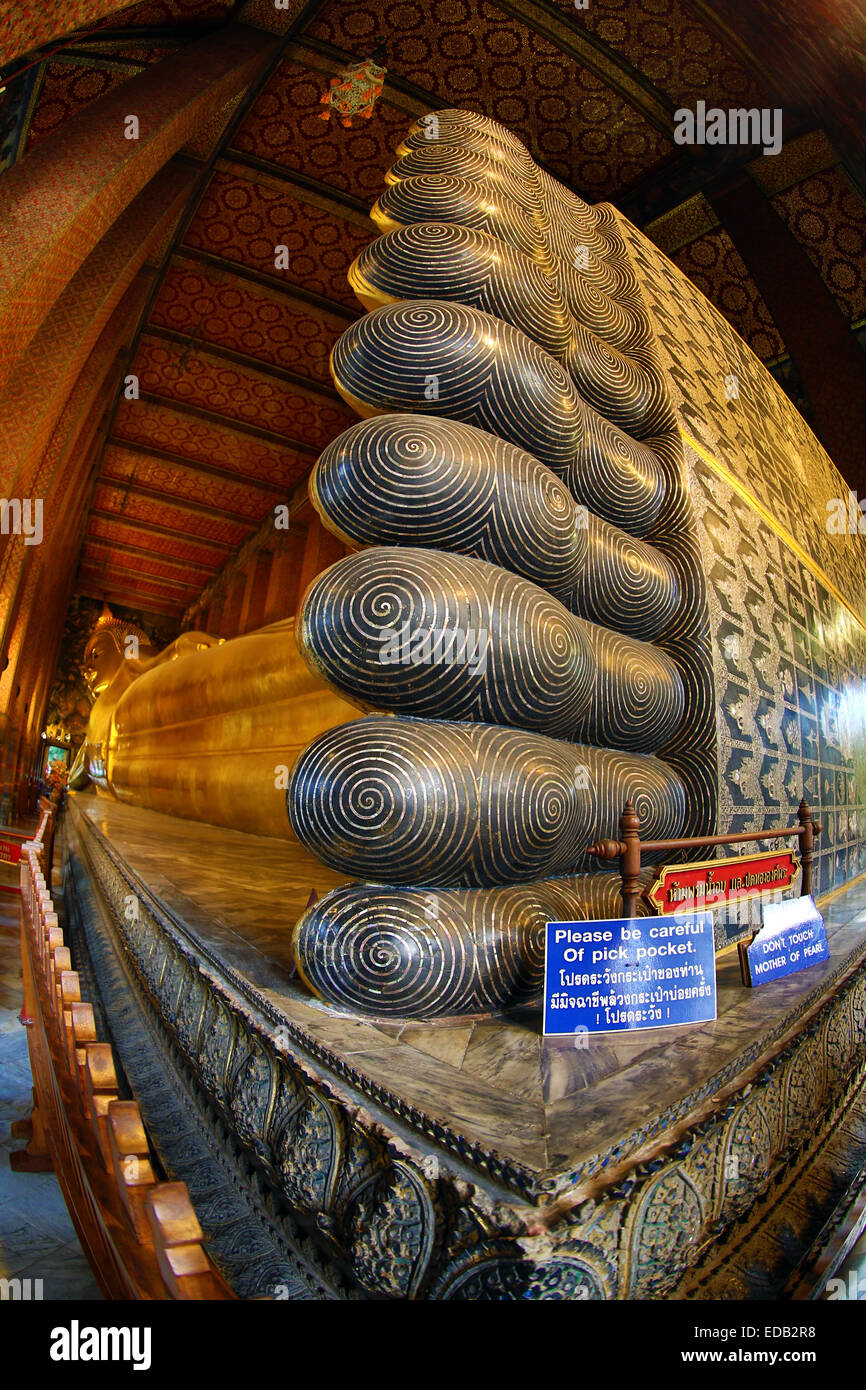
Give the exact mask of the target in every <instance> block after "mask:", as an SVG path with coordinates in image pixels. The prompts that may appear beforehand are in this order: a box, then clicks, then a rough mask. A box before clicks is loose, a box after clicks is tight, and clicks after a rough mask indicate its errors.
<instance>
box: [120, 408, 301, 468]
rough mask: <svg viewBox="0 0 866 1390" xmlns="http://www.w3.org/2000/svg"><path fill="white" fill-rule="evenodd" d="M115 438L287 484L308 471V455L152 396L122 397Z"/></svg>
mask: <svg viewBox="0 0 866 1390" xmlns="http://www.w3.org/2000/svg"><path fill="white" fill-rule="evenodd" d="M113 438H114V439H120V440H125V441H127V442H128V443H130V444H143V445H145V446H147V447H149V448H151V449H162V450H164V451H165V452H166V453H170V454H177V455H178V456H179V457H181V458H184V459H189V460H190V462H192V463H195V462H196V461H199V462H201V463H210V464H213V465H214V466H215V467H217V468H224V469H227V470H229V471H231V472H232V473H239V474H241V475H242V476H243V477H245V478H259V479H261V480H262V481H263V482H267V483H273V484H274V487H279V488H283V489H288V488H290V487H292V486H293V485H294V483H296V482H297V481H298V479H299V478H301V477H303V475H304V474H305V473H308V472H309V470H310V459H309V457H308V456H306V455H301V454H297V453H295V452H294V451H293V450H292V449H282V448H280V446H279V445H278V444H271V443H269V442H268V441H267V440H265V439H255V438H254V437H253V436H252V435H248V434H241V433H239V432H238V431H237V430H233V429H232V428H231V426H230V425H228V424H227V425H226V426H225V428H222V427H221V426H220V425H218V424H216V423H211V422H210V421H206V420H197V419H196V418H195V417H194V416H192V415H184V414H183V413H182V412H181V411H178V410H173V409H172V408H171V406H163V405H156V404H154V402H153V401H126V400H125V401H122V402H121V405H120V408H119V410H118V412H117V416H116V417H115V421H114V431H113Z"/></svg>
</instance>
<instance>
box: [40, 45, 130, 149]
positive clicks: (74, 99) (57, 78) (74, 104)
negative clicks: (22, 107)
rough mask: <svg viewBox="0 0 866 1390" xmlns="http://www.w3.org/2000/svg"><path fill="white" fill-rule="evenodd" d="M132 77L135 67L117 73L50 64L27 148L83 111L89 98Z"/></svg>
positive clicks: (90, 99)
mask: <svg viewBox="0 0 866 1390" xmlns="http://www.w3.org/2000/svg"><path fill="white" fill-rule="evenodd" d="M133 76H135V72H134V69H127V70H126V71H125V72H123V71H120V72H118V71H112V70H109V69H107V68H89V67H79V66H75V67H73V66H72V65H70V64H68V63H56V62H55V63H49V64H48V66H47V68H46V72H45V80H44V81H43V84H42V88H41V91H40V93H39V97H38V100H37V102H36V109H35V111H34V112H33V118H32V120H31V122H30V130H29V133H28V136H27V145H26V149H27V150H28V151H29V150H32V149H33V148H34V147H35V146H36V145H38V144H39V143H40V141H42V140H44V139H45V138H46V136H49V135H52V134H53V133H54V131H55V130H57V128H58V126H61V125H62V124H63V122H64V121H66V120H68V119H69V117H70V116H74V115H75V114H76V112H78V111H83V110H84V108H85V106H89V105H90V103H91V102H92V101H96V100H97V98H98V97H101V96H103V95H104V94H105V93H106V92H110V91H111V89H112V87H119V86H120V85H121V83H122V82H127V81H128V80H129V78H130V77H133Z"/></svg>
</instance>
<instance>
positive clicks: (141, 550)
mask: <svg viewBox="0 0 866 1390" xmlns="http://www.w3.org/2000/svg"><path fill="white" fill-rule="evenodd" d="M88 550H107V551H108V552H109V553H110V554H112V555H129V556H130V558H133V559H134V558H137V557H139V556H140V557H141V558H142V559H145V560H158V561H159V563H160V564H161V565H169V566H170V567H171V568H172V569H178V570H183V571H184V573H187V572H188V571H189V570H199V571H200V572H201V574H202V575H207V576H210V575H213V574H216V573H217V570H218V569H219V567H220V564H221V563H222V562H221V561H220V560H217V559H216V558H214V566H215V567H216V568H214V567H212V566H211V565H205V564H202V562H201V561H200V560H179V559H177V558H176V557H175V556H174V555H163V554H162V553H161V552H160V551H159V550H148V549H147V548H146V547H145V546H143V545H131V544H130V543H129V542H127V541H109V540H106V539H105V537H104V536H85V538H84V550H83V552H82V554H84V553H86V552H87V551H88ZM82 563H83V561H82ZM205 582H206V581H205Z"/></svg>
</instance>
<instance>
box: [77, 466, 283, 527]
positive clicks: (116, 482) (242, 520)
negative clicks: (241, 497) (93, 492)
mask: <svg viewBox="0 0 866 1390" xmlns="http://www.w3.org/2000/svg"><path fill="white" fill-rule="evenodd" d="M99 482H100V485H101V486H102V487H113V488H115V489H116V491H118V492H128V493H130V495H131V496H133V497H144V498H145V499H146V500H147V501H148V502H161V503H162V504H163V505H164V506H171V507H180V508H181V510H182V511H185V512H192V514H193V516H207V517H212V518H214V519H215V520H217V521H233V522H235V523H236V525H238V526H248V527H249V528H250V530H251V531H254V530H255V529H256V527H257V526H259V525H260V524H261V521H262V518H261V517H259V518H258V519H257V520H255V521H254V520H252V519H251V518H250V517H248V516H244V515H243V513H241V512H230V511H227V510H226V508H225V507H209V506H207V504H206V503H205V502H191V501H189V500H188V499H187V498H185V497H175V495H174V494H173V493H170V492H161V491H160V490H159V489H158V488H153V487H144V486H143V485H142V484H141V483H136V482H127V481H126V480H124V479H122V478H112V477H110V476H108V477H106V475H105V474H104V473H103V474H101V475H100V478H99ZM130 520H131V521H133V522H134V521H135V518H134V517H131V518H130Z"/></svg>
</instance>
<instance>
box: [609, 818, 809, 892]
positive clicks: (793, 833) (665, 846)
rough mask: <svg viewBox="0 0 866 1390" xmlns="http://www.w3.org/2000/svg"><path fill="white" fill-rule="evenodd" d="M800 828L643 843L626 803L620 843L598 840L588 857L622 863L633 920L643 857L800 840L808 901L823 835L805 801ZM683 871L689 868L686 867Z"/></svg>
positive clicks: (788, 827) (786, 827) (620, 825)
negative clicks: (762, 841) (814, 866)
mask: <svg viewBox="0 0 866 1390" xmlns="http://www.w3.org/2000/svg"><path fill="white" fill-rule="evenodd" d="M797 819H798V821H799V825H789V826H778V827H777V828H776V829H774V830H746V831H742V832H741V833H740V834H738V835H703V836H697V837H693V838H691V839H687V840H641V838H640V817H639V816H638V814H637V812H636V811H635V808H634V805H633V804H632V802H631V801H627V802H626V803H625V806H624V807H623V812H622V815H621V816H620V818H619V830H620V835H621V837H622V838H621V839H619V840H598V841H597V842H596V843H595V844H594V845H590V848H589V853H590V854H593V855H595V856H596V858H597V859H619V872H620V878H621V880H622V886H621V888H620V897H621V898H622V905H623V916H624V917H634V916H635V914H636V912H637V900H638V897H639V896H640V874H641V856H642V855H643V854H645V853H646V854H651V853H655V852H661V853H665V852H667V851H668V850H670V851H671V852H682V851H684V850H685V851H688V850H693V849H701V848H709V847H710V846H711V845H739V844H747V843H748V842H749V841H751V840H784V839H792V838H793V837H798V838H799V840H800V861H801V866H802V870H803V878H802V887H801V889H800V891H801V893H802V895H803V896H804V897H805V896H806V895H807V894H809V893H811V892H812V863H813V860H814V855H815V840H816V838H817V837H818V835H820V833H821V826H820V825H819V824H818V822H817V821H813V820H812V812H811V809H810V807H809V804H808V802H807V801H806V799H805V797H804V798H803V800H802V801H801V802H800V805H799V807H798V808H797ZM684 867H687V866H685V865H684Z"/></svg>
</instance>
